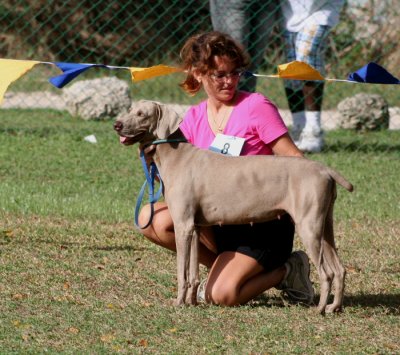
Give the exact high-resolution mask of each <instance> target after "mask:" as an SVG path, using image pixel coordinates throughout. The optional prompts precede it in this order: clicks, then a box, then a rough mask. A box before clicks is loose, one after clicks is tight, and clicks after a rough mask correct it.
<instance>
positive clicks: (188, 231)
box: [175, 223, 194, 306]
mask: <svg viewBox="0 0 400 355" xmlns="http://www.w3.org/2000/svg"><path fill="white" fill-rule="evenodd" d="M193 230H194V228H187V227H185V226H183V225H179V224H178V223H175V240H176V259H177V278H178V297H177V299H176V303H175V305H176V306H181V305H183V304H185V302H186V300H187V292H188V288H189V271H190V270H189V267H190V257H191V255H190V254H191V245H192V243H191V241H192V238H193Z"/></svg>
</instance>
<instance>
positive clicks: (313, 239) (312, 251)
mask: <svg viewBox="0 0 400 355" xmlns="http://www.w3.org/2000/svg"><path fill="white" fill-rule="evenodd" d="M300 221H301V222H299V223H297V224H296V229H297V232H298V234H299V236H300V238H301V240H302V242H303V245H304V247H305V248H306V251H307V253H308V256H309V257H310V259H311V261H312V263H313V264H314V265H315V267H316V269H317V271H318V275H319V281H320V301H319V305H318V311H319V312H320V313H321V314H323V313H325V307H326V305H327V303H328V296H329V292H330V289H331V283H332V279H331V278H330V277H329V274H328V273H327V272H326V270H325V268H324V265H323V258H322V255H321V251H322V247H323V246H322V236H323V233H324V222H325V221H324V219H322V218H319V219H315V218H310V215H309V214H308V215H307V216H305V217H304V218H301V219H300ZM315 221H318V222H315Z"/></svg>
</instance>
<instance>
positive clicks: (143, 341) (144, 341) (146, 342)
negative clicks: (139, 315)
mask: <svg viewBox="0 0 400 355" xmlns="http://www.w3.org/2000/svg"><path fill="white" fill-rule="evenodd" d="M148 345H149V343H148V341H147V340H146V339H140V340H139V346H143V347H144V348H147V347H148Z"/></svg>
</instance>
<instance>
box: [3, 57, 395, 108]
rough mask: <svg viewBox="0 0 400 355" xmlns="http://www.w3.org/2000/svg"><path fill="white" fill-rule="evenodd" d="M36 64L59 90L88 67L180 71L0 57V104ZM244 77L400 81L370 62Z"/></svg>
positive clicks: (291, 66) (140, 76) (135, 77)
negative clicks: (339, 70) (340, 71)
mask: <svg viewBox="0 0 400 355" xmlns="http://www.w3.org/2000/svg"><path fill="white" fill-rule="evenodd" d="M37 64H46V65H53V66H55V67H57V68H58V69H60V70H61V71H62V74H60V75H56V76H53V77H51V78H49V82H50V83H51V84H52V85H54V86H55V87H57V88H59V89H61V88H63V87H64V86H65V85H67V84H68V83H70V82H71V81H72V80H74V79H75V78H76V77H77V76H79V75H80V74H82V73H84V72H86V71H87V70H88V69H91V68H106V69H110V70H127V71H129V72H130V74H131V79H132V82H137V81H141V80H147V79H151V78H154V77H158V76H162V75H169V74H173V73H178V72H182V69H181V68H177V67H172V66H168V65H164V64H159V65H155V66H151V67H147V68H142V67H121V66H112V65H105V64H92V63H66V62H43V61H34V60H17V59H1V58H0V104H1V102H2V101H3V98H4V94H5V92H6V91H7V89H8V87H9V86H10V84H11V83H13V82H14V81H16V80H18V79H19V78H21V77H22V76H23V75H25V74H26V73H27V72H29V71H30V70H31V69H32V68H33V67H35V66H36V65H37ZM246 75H248V76H256V77H260V78H279V79H286V80H307V81H310V80H311V81H314V80H321V81H338V82H348V83H359V84H360V83H363V84H389V85H398V84H400V80H399V79H397V78H396V77H394V76H393V75H392V74H391V73H389V72H388V71H387V70H386V69H385V68H383V67H381V66H380V65H379V64H376V63H374V62H370V63H368V64H366V65H364V66H363V67H362V68H360V69H358V70H356V71H355V72H352V73H350V74H349V75H348V76H347V79H333V78H325V77H323V76H322V75H321V73H320V72H319V71H318V70H316V69H314V68H313V67H311V66H310V65H308V64H307V63H304V62H299V61H293V62H290V63H285V64H280V65H278V66H277V73H276V74H257V73H252V72H246Z"/></svg>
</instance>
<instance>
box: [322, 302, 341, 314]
mask: <svg viewBox="0 0 400 355" xmlns="http://www.w3.org/2000/svg"><path fill="white" fill-rule="evenodd" d="M325 311H326V313H340V312H343V307H342V306H341V305H338V304H334V303H332V304H328V305H327V306H326V309H325Z"/></svg>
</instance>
